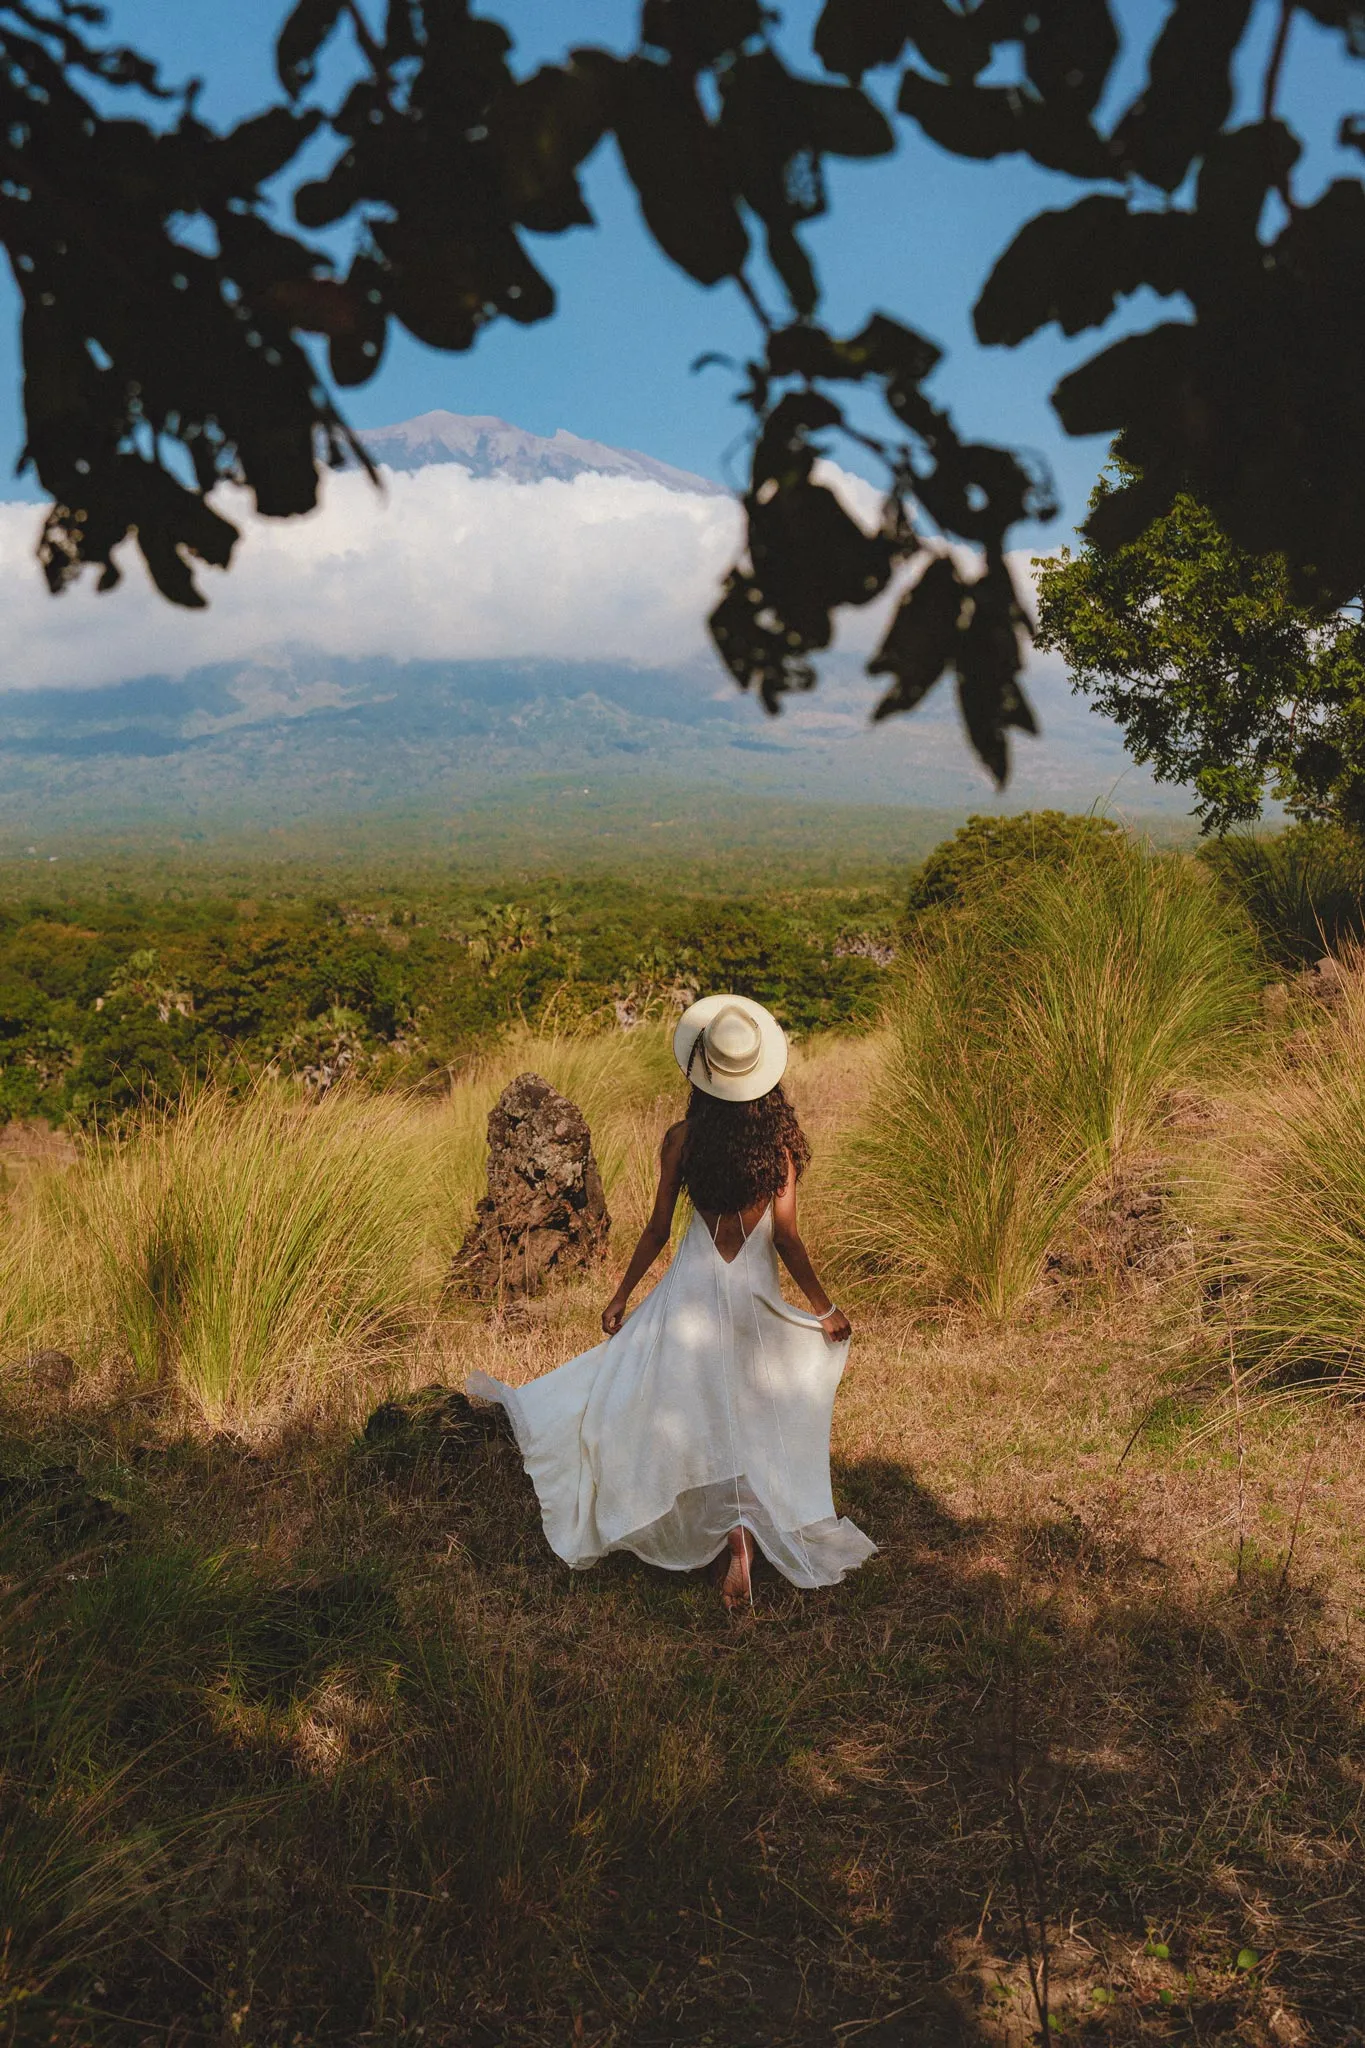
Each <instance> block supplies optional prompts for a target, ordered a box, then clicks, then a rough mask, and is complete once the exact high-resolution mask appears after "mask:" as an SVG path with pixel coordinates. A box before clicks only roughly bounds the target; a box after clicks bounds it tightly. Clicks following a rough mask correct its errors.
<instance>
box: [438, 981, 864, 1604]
mask: <svg viewBox="0 0 1365 2048" xmlns="http://www.w3.org/2000/svg"><path fill="white" fill-rule="evenodd" d="M673 1052H674V1056H675V1058H676V1059H677V1062H678V1064H679V1066H680V1067H681V1068H682V1070H683V1073H684V1075H685V1076H686V1078H687V1079H688V1080H689V1081H690V1082H691V1084H692V1094H691V1100H690V1102H689V1104H688V1110H687V1115H686V1116H685V1117H684V1119H683V1120H682V1122H681V1123H676V1124H674V1125H673V1126H672V1128H671V1130H669V1132H668V1133H667V1135H666V1137H665V1138H664V1142H663V1152H662V1157H661V1161H660V1171H659V1188H658V1193H657V1194H656V1196H655V1198H654V1209H653V1213H652V1215H651V1216H650V1219H649V1221H648V1223H647V1224H646V1225H645V1227H644V1230H643V1231H642V1232H641V1234H640V1242H639V1243H638V1244H637V1245H636V1247H635V1251H634V1253H633V1255H632V1257H631V1261H630V1264H629V1266H628V1267H627V1268H626V1272H625V1277H624V1278H623V1280H622V1282H621V1285H620V1286H619V1287H618V1288H617V1290H616V1293H615V1294H614V1295H613V1296H612V1298H611V1300H610V1301H609V1302H608V1304H607V1306H606V1309H605V1310H604V1312H603V1315H602V1328H603V1330H604V1331H605V1332H606V1337H607V1341H606V1343H605V1344H599V1345H597V1346H596V1348H595V1349H594V1350H592V1351H585V1352H584V1353H583V1355H582V1356H581V1357H580V1358H573V1359H570V1361H569V1363H568V1364H567V1365H561V1366H560V1367H559V1368H558V1369H557V1370H556V1371H554V1372H551V1373H547V1374H545V1376H544V1377H543V1378H542V1379H538V1380H534V1381H532V1383H531V1384H530V1385H529V1386H525V1387H517V1388H512V1387H507V1386H504V1385H503V1384H502V1382H501V1381H499V1380H495V1379H492V1378H490V1377H489V1375H488V1374H487V1373H474V1374H473V1375H472V1377H471V1378H470V1381H469V1391H470V1393H471V1394H477V1395H481V1396H482V1397H483V1398H484V1399H485V1400H490V1401H500V1402H501V1403H502V1405H503V1407H504V1408H505V1409H506V1411H507V1414H508V1417H509V1418H510V1420H511V1424H512V1427H513V1430H514V1431H515V1432H516V1438H517V1442H518V1444H519V1445H520V1448H521V1454H522V1457H523V1458H524V1460H525V1463H526V1469H527V1471H528V1472H529V1473H530V1475H531V1478H532V1480H533V1481H534V1482H535V1488H536V1492H537V1494H538V1495H539V1497H540V1506H541V1514H542V1517H543V1519H544V1524H545V1534H546V1536H547V1537H548V1538H549V1542H550V1547H551V1549H552V1550H554V1552H555V1553H556V1555H557V1556H559V1557H562V1558H563V1560H564V1562H565V1563H566V1564H569V1565H573V1566H576V1567H580V1568H581V1567H584V1566H587V1565H590V1564H595V1563H596V1562H597V1560H598V1559H599V1558H600V1557H602V1556H604V1555H605V1554H606V1553H607V1552H608V1551H610V1550H630V1551H633V1552H634V1553H635V1555H636V1556H637V1557H641V1558H644V1559H645V1561H646V1562H647V1563H649V1564H657V1565H664V1566H667V1567H668V1568H669V1569H671V1570H674V1571H690V1570H695V1569H696V1568H697V1567H698V1566H701V1565H705V1564H708V1563H710V1562H712V1560H722V1561H723V1564H724V1576H723V1579H722V1582H721V1592H722V1596H723V1598H724V1601H725V1604H726V1606H727V1607H728V1608H734V1607H736V1606H738V1605H739V1604H740V1603H742V1602H743V1601H745V1600H752V1590H751V1578H750V1567H751V1564H752V1561H753V1554H754V1543H755V1541H756V1542H757V1544H758V1547H759V1549H760V1550H762V1551H763V1553H764V1555H765V1556H766V1557H767V1558H768V1559H769V1560H770V1561H771V1562H772V1563H773V1564H774V1565H776V1567H777V1569H778V1570H779V1571H780V1572H781V1573H782V1574H783V1576H784V1577H786V1578H788V1579H790V1580H791V1581H792V1583H793V1584H794V1585H797V1586H829V1585H833V1584H834V1583H835V1581H836V1580H838V1579H841V1578H842V1577H843V1575H844V1573H845V1572H847V1571H850V1570H851V1569H852V1568H853V1567H854V1566H855V1565H859V1564H862V1563H863V1561H864V1560H865V1559H866V1558H868V1557H870V1556H871V1555H872V1553H873V1551H874V1549H875V1547H876V1546H875V1545H874V1544H873V1543H871V1542H870V1541H869V1540H868V1538H867V1537H866V1536H864V1535H863V1533H862V1531H861V1530H860V1529H857V1528H855V1527H854V1525H853V1523H852V1522H850V1521H847V1520H840V1519H839V1518H838V1517H837V1516H836V1515H835V1512H834V1501H833V1498H832V1496H831V1493H830V1480H829V1429H830V1417H831V1413H832V1410H833V1406H834V1394H835V1389H836V1388H837V1386H838V1384H839V1379H840V1376H841V1374H842V1373H843V1369H844V1362H845V1360H846V1359H847V1356H848V1341H849V1326H848V1318H847V1317H846V1316H845V1315H844V1313H843V1311H842V1310H841V1309H837V1308H835V1307H834V1306H833V1305H832V1303H831V1302H830V1299H829V1296H828V1295H827V1294H826V1293H825V1290H824V1289H823V1287H822V1286H821V1285H820V1282H819V1280H818V1279H817V1278H816V1275H815V1270H814V1268H813V1267H812V1265H811V1262H810V1258H809V1255H808V1254H807V1251H806V1248H805V1246H804V1244H803V1243H802V1242H801V1237H800V1233H799V1232H798V1230H797V1227H796V1184H797V1181H798V1180H799V1179H800V1177H801V1174H802V1172H803V1170H804V1168H805V1165H806V1162H807V1160H808V1159H809V1157H810V1147H809V1145H808V1144H807V1142H806V1139H805V1135H804V1133H803V1132H802V1130H801V1126H800V1124H799V1123H798V1122H797V1120H796V1115H795V1113H794V1111H793V1110H792V1107H791V1105H790V1103H789V1102H788V1101H787V1098H786V1096H785V1095H784V1093H783V1091H782V1075H783V1072H784V1070H785V1068H786V1064H787V1041H786V1038H785V1036H784V1034H783V1031H782V1028H781V1026H780V1025H779V1024H778V1022H777V1020H776V1018H775V1017H773V1016H771V1015H770V1014H769V1012H768V1011H767V1010H765V1009H764V1008H763V1007H762V1005H761V1004H760V1003H753V1002H750V1001H748V999H747V998H746V997H744V996H728V995H722V996H706V997H705V998H703V1000H702V1001H701V1002H699V1003H693V1005H692V1007H691V1008H690V1009H689V1010H688V1011H687V1012H686V1013H685V1015H684V1016H683V1017H682V1018H681V1019H680V1021H679V1023H678V1027H677V1030H676V1031H675V1033H674V1037H673ZM683 1190H686V1192H687V1194H688V1195H689V1196H690V1197H691V1201H692V1206H693V1212H694V1213H693V1217H692V1222H691V1225H690V1227H689V1228H688V1230H687V1233H686V1235H685V1236H684V1238H683V1240H682V1243H681V1245H680V1246H679V1248H678V1253H677V1256H676V1257H675V1258H674V1260H673V1262H672V1264H671V1265H670V1267H669V1269H668V1271H667V1273H666V1274H665V1275H664V1277H663V1279H662V1280H661V1281H660V1282H659V1285H658V1286H657V1287H656V1288H655V1289H654V1291H653V1292H652V1293H651V1294H650V1295H649V1296H648V1297H647V1298H646V1300H645V1301H644V1303H643V1304H642V1306H641V1307H640V1308H639V1309H638V1310H637V1311H636V1312H635V1314H634V1315H633V1316H631V1318H630V1320H629V1321H628V1322H627V1321H626V1319H625V1318H626V1305H627V1303H628V1302H629V1300H630V1297H631V1294H632V1292H633V1291H634V1289H635V1287H636V1285H637V1284H638V1283H639V1281H641V1280H642V1279H643V1278H644V1276H645V1274H646V1273H647V1272H648V1270H649V1268H650V1267H651V1266H652V1265H653V1263H654V1261H655V1259H656V1258H657V1257H658V1256H659V1254H660V1252H661V1251H663V1249H664V1247H665V1246H666V1245H667V1244H668V1242H669V1238H670V1234H671V1228H672V1222H673V1211H674V1208H675V1207H676V1205H677V1200H678V1196H679V1194H680V1193H681V1192H682V1191H683ZM779 1257H780V1258H781V1259H782V1261H783V1263H784V1264H785V1266H786V1268H787V1271H788V1272H789V1273H790V1274H791V1276H792V1278H793V1280H795V1282H796V1284H797V1286H798V1287H799V1288H800V1289H801V1291H802V1293H803V1294H804V1295H805V1297H806V1299H807V1301H809V1303H810V1305H811V1313H809V1314H807V1313H806V1312H805V1311H804V1310H802V1309H798V1308H792V1307H791V1306H789V1304H788V1303H787V1302H785V1301H784V1300H783V1299H782V1292H781V1287H780V1285H779V1281H778V1270H777V1261H778V1258H779Z"/></svg>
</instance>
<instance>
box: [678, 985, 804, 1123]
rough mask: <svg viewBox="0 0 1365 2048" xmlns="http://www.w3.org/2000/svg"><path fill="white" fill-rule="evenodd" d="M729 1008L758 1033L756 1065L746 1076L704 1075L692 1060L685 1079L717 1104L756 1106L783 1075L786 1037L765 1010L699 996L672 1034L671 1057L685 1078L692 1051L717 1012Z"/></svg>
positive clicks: (745, 1001) (741, 1000)
mask: <svg viewBox="0 0 1365 2048" xmlns="http://www.w3.org/2000/svg"><path fill="white" fill-rule="evenodd" d="M727 1005H733V1007H734V1008H735V1009H737V1010H743V1012H744V1014H745V1015H746V1016H747V1017H752V1018H753V1020H754V1022H755V1024H757V1026H758V1029H759V1036H760V1038H761V1039H762V1047H761V1050H760V1052H759V1056H758V1065H757V1066H756V1067H751V1068H750V1069H749V1072H748V1073H747V1074H717V1073H715V1072H714V1071H713V1072H711V1073H708V1072H707V1071H706V1068H705V1067H704V1066H703V1065H702V1063H701V1060H700V1057H698V1058H697V1059H695V1060H692V1071H691V1073H690V1075H688V1079H689V1080H690V1081H691V1083H692V1086H693V1087H694V1088H700V1089H701V1091H702V1094H703V1095H714V1096H715V1097H716V1098H717V1100H718V1101H720V1102H756V1101H757V1100H758V1098H759V1096H760V1095H766V1094H767V1092H768V1090H769V1089H770V1088H775V1087H776V1086H777V1084H778V1082H779V1081H780V1080H781V1079H782V1076H783V1075H784V1074H785V1073H786V1071H787V1034H786V1032H785V1031H784V1030H783V1029H782V1026H781V1025H780V1024H779V1023H778V1021H777V1019H776V1017H774V1015H773V1013H772V1011H771V1010H765V1009H764V1007H763V1005H762V1003H754V1002H751V1001H750V1000H749V998H748V996H726V995H720V996H703V997H702V998H701V1000H700V1001H699V1002H695V1003H693V1004H692V1006H691V1008H690V1009H686V1010H684V1011H683V1013H682V1015H681V1017H679V1019H678V1021H677V1024H676V1025H675V1027H674V1030H673V1057H674V1059H675V1060H676V1061H677V1062H678V1065H679V1066H680V1067H681V1068H682V1070H683V1073H684V1074H687V1063H688V1061H689V1060H690V1059H692V1048H693V1046H694V1045H695V1044H696V1042H697V1039H698V1038H699V1036H700V1035H701V1033H702V1032H703V1031H704V1030H705V1029H706V1027H707V1025H708V1024H709V1023H710V1022H711V1019H712V1018H713V1017H714V1016H715V1014H716V1012H717V1010H723V1009H725V1008H726V1007H727Z"/></svg>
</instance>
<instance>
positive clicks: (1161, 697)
mask: <svg viewBox="0 0 1365 2048" xmlns="http://www.w3.org/2000/svg"><path fill="white" fill-rule="evenodd" d="M1141 483H1142V479H1141V477H1140V476H1139V475H1138V473H1137V472H1136V471H1135V470H1134V469H1133V467H1132V465H1131V464H1129V463H1127V462H1126V461H1124V460H1123V459H1119V460H1117V461H1116V462H1115V463H1114V464H1113V465H1112V467H1111V470H1110V473H1109V474H1108V475H1107V476H1105V477H1102V478H1101V479H1100V482H1099V485H1098V486H1097V488H1096V491H1095V494H1094V496H1093V498H1092V500H1091V506H1092V520H1091V524H1092V527H1094V526H1096V525H1097V526H1098V529H1099V531H1100V532H1101V533H1103V532H1104V530H1105V526H1104V520H1105V511H1106V507H1107V505H1108V504H1109V502H1110V501H1111V499H1112V497H1113V496H1114V495H1115V494H1116V493H1120V492H1123V491H1129V490H1134V489H1140V488H1141ZM1037 568H1038V572H1039V582H1038V636H1037V637H1038V645H1039V646H1040V647H1043V648H1050V649H1054V650H1055V651H1057V652H1058V653H1060V654H1062V655H1063V656H1064V657H1065V659H1066V663H1067V666H1068V668H1069V670H1070V672H1071V677H1072V680H1073V682H1074V684H1075V685H1076V687H1077V688H1078V689H1080V690H1083V691H1085V692H1086V693H1087V695H1088V696H1089V697H1090V698H1091V699H1092V701H1093V702H1094V703H1095V705H1096V706H1097V707H1098V708H1099V709H1100V710H1101V711H1103V712H1105V713H1107V715H1108V716H1109V717H1110V718H1112V719H1114V720H1116V721H1117V723H1118V724H1119V725H1121V726H1122V728H1123V731H1124V736H1125V739H1126V742H1127V745H1128V749H1129V751H1130V753H1132V754H1133V755H1134V757H1135V758H1136V759H1137V760H1139V761H1144V762H1147V763H1149V764H1150V766H1151V768H1152V771H1153V773H1154V774H1155V775H1156V777H1157V780H1158V781H1160V782H1184V783H1189V784H1191V785H1192V786H1193V788H1194V790H1195V792H1196V809H1197V811H1198V813H1199V815H1200V817H1201V818H1202V819H1203V821H1204V824H1205V826H1206V827H1207V828H1210V829H1216V830H1218V831H1224V830H1226V829H1227V827H1228V826H1229V825H1233V824H1237V823H1240V822H1244V821H1246V820H1248V819H1252V818H1255V817H1257V816H1259V814H1260V810H1261V806H1262V803H1263V801H1264V799H1265V796H1266V795H1267V794H1269V795H1271V796H1273V797H1275V798H1277V799H1278V800H1279V801H1280V802H1282V803H1284V804H1285V805H1286V806H1287V807H1288V809H1289V810H1290V811H1291V812H1293V814H1294V815H1295V816H1296V817H1300V818H1306V819H1315V820H1320V821H1321V820H1331V821H1336V822H1339V823H1341V824H1344V825H1348V826H1351V827H1353V828H1355V829H1356V830H1359V829H1361V828H1365V625H1363V624H1362V623H1361V619H1360V616H1359V604H1358V603H1357V604H1356V605H1355V606H1353V607H1352V608H1351V609H1350V610H1349V611H1344V612H1339V613H1335V614H1333V615H1332V616H1331V617H1330V618H1328V619H1323V617H1322V616H1321V614H1320V613H1319V612H1318V611H1317V610H1316V609H1315V608H1314V607H1313V606H1311V605H1308V604H1306V603H1304V602H1303V601H1302V599H1300V598H1299V597H1298V596H1297V595H1296V593H1295V586H1294V579H1293V576H1292V574H1291V571H1290V568H1289V565H1288V563H1287V562H1286V561H1285V558H1284V557H1283V555H1254V554H1249V553H1248V552H1247V551H1246V550H1245V549H1244V548H1240V547H1238V546H1236V545H1235V544H1234V543H1233V542H1232V541H1231V540H1229V538H1228V536H1227V534H1226V533H1225V532H1223V530H1222V529H1221V528H1220V526H1219V525H1218V522H1217V521H1216V520H1215V519H1214V517H1213V515H1212V513H1211V512H1209V510H1208V509H1207V508H1206V507H1205V506H1203V505H1201V504H1200V503H1199V502H1198V500H1197V499H1195V498H1194V497H1192V496H1191V495H1190V494H1189V493H1188V492H1186V491H1182V492H1179V493H1178V494H1177V496H1176V498H1175V500H1174V502H1173V503H1172V505H1171V506H1170V509H1169V510H1168V511H1166V512H1164V513H1162V514H1161V515H1160V516H1159V517H1158V518H1157V519H1155V520H1153V522H1152V524H1151V525H1150V526H1149V527H1147V528H1146V530H1145V531H1144V532H1142V533H1141V534H1139V535H1138V536H1137V538H1136V539H1134V540H1129V541H1127V542H1124V543H1121V544H1120V545H1118V546H1116V547H1111V548H1106V547H1103V546H1099V545H1097V544H1096V543H1095V542H1094V541H1086V542H1084V543H1083V545H1082V546H1081V548H1080V550H1079V552H1078V553H1077V554H1076V555H1074V556H1072V555H1071V554H1070V552H1069V551H1068V550H1065V549H1064V550H1063V551H1062V553H1061V555H1060V557H1059V558H1053V559H1051V560H1048V559H1042V560H1040V561H1039V562H1038V564H1037Z"/></svg>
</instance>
